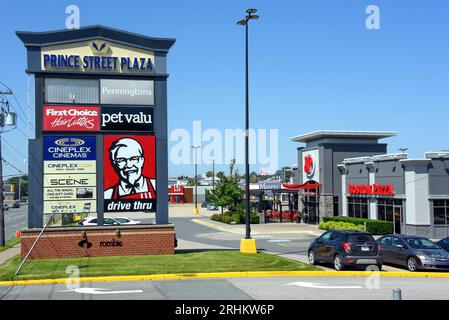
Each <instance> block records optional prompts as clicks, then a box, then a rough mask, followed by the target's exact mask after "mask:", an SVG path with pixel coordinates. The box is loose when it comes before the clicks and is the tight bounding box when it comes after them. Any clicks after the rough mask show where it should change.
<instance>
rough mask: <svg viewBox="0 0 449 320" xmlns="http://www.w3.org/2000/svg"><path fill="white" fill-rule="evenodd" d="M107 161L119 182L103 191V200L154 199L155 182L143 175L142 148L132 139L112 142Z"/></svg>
mask: <svg viewBox="0 0 449 320" xmlns="http://www.w3.org/2000/svg"><path fill="white" fill-rule="evenodd" d="M108 151H109V160H110V163H111V165H112V167H113V168H114V171H115V172H116V174H117V176H118V178H119V182H118V183H117V184H115V185H113V186H112V187H111V188H109V189H107V190H105V191H104V198H105V199H113V200H118V199H156V188H155V180H154V179H150V178H148V177H146V176H144V175H143V172H142V171H143V168H144V165H145V155H144V152H143V149H142V146H141V145H140V143H139V142H138V141H137V140H134V139H132V138H121V139H118V140H116V141H114V142H113V143H112V144H111V147H110V148H109V150H108Z"/></svg>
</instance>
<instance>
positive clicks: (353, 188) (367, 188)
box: [348, 184, 394, 196]
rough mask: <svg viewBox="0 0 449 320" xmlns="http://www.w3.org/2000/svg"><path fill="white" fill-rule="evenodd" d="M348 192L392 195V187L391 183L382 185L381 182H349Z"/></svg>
mask: <svg viewBox="0 0 449 320" xmlns="http://www.w3.org/2000/svg"><path fill="white" fill-rule="evenodd" d="M348 187H349V193H350V194H366V195H370V194H372V195H389V196H391V195H394V189H393V185H392V184H387V185H382V184H373V185H369V184H367V185H358V184H350V185H349V186H348Z"/></svg>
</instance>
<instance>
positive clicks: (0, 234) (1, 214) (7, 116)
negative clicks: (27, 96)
mask: <svg viewBox="0 0 449 320" xmlns="http://www.w3.org/2000/svg"><path fill="white" fill-rule="evenodd" d="M11 94H13V93H12V91H11V90H8V91H0V128H1V130H0V247H3V246H4V245H5V243H6V240H5V208H4V207H3V156H2V136H1V135H2V134H3V133H4V131H3V128H4V127H5V126H15V125H16V114H15V113H14V112H10V111H9V102H8V100H6V99H5V98H4V97H3V95H11Z"/></svg>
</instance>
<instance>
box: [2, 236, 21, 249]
mask: <svg viewBox="0 0 449 320" xmlns="http://www.w3.org/2000/svg"><path fill="white" fill-rule="evenodd" d="M19 243H20V238H14V239H11V240H9V241H6V243H5V246H3V247H0V252H2V251H5V250H8V249H10V248H12V247H13V246H15V245H16V244H19Z"/></svg>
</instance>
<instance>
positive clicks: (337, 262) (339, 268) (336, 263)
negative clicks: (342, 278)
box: [334, 254, 344, 271]
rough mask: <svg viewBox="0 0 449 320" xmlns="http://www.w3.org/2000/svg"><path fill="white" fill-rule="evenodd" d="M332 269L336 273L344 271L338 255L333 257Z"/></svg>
mask: <svg viewBox="0 0 449 320" xmlns="http://www.w3.org/2000/svg"><path fill="white" fill-rule="evenodd" d="M334 268H335V270H337V271H342V270H343V269H344V265H343V262H342V261H341V256H340V255H339V254H336V255H335V257H334Z"/></svg>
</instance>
